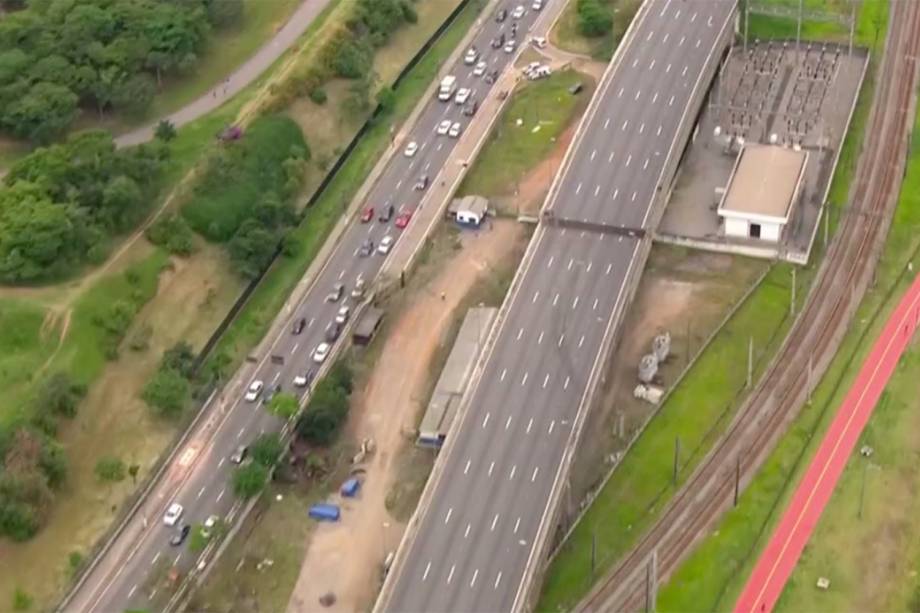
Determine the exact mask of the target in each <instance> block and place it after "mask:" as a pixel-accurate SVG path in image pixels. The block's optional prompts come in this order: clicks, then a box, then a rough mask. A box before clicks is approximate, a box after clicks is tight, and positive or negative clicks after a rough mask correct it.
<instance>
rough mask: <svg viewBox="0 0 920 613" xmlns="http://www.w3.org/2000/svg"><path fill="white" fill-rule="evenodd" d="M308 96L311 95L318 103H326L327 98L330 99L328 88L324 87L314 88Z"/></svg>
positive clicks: (311, 98)
mask: <svg viewBox="0 0 920 613" xmlns="http://www.w3.org/2000/svg"><path fill="white" fill-rule="evenodd" d="M308 96H310V100H312V101H313V102H315V103H316V104H326V100H328V99H329V96H328V95H327V94H326V90H325V89H323V88H322V87H314V88H312V89H311V90H310V93H309V94H308Z"/></svg>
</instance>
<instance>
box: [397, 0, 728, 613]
mask: <svg viewBox="0 0 920 613" xmlns="http://www.w3.org/2000/svg"><path fill="white" fill-rule="evenodd" d="M733 10H734V3H733V2H723V1H720V0H694V1H692V2H690V1H687V0H649V1H648V2H646V4H645V5H644V8H643V12H642V13H641V14H640V15H641V17H637V19H640V21H638V22H637V23H636V24H635V25H634V26H633V27H634V28H635V31H634V35H633V36H634V38H633V39H632V41H633V42H632V44H630V45H629V46H628V47H626V48H624V49H623V50H621V52H620V56H619V59H618V63H617V65H616V66H615V67H614V68H613V69H612V70H610V71H608V73H607V74H606V76H605V78H604V80H603V82H602V84H601V87H600V89H599V91H598V93H597V94H596V98H595V100H594V102H593V103H592V106H591V108H590V109H589V111H588V115H587V116H586V118H585V120H584V121H585V122H586V124H585V125H584V126H583V127H582V129H581V130H580V131H579V135H580V136H579V138H578V140H577V142H576V144H575V145H574V149H573V152H572V153H571V154H570V158H569V161H568V162H567V164H566V166H565V168H564V170H563V172H564V175H563V176H562V178H561V180H560V183H559V185H558V186H557V187H558V189H557V190H556V191H555V192H554V194H555V195H554V196H553V200H552V201H551V202H549V203H548V204H547V207H548V208H549V209H550V210H551V211H552V213H553V216H554V217H555V218H556V219H558V220H563V221H564V220H570V221H577V222H580V223H585V224H590V226H588V229H586V230H580V229H573V228H572V227H565V225H564V224H563V225H550V224H541V227H540V229H539V230H538V232H537V235H536V236H535V238H534V240H535V241H537V242H536V244H535V246H533V257H532V259H531V260H530V261H529V262H528V263H527V264H525V266H524V267H523V268H522V270H521V271H519V273H518V274H519V275H522V276H521V278H520V280H519V283H518V285H517V289H516V290H515V293H514V294H513V296H512V297H511V298H510V302H509V305H508V309H507V315H506V317H505V320H504V323H503V325H502V327H501V329H500V331H499V334H498V337H497V339H496V341H495V344H494V347H493V349H492V350H491V353H490V354H489V355H488V356H487V357H486V362H485V364H484V367H483V375H482V377H481V378H480V379H479V380H478V382H476V383H474V388H473V389H472V391H471V392H470V394H471V396H470V399H469V402H468V405H467V409H466V412H465V413H464V415H463V417H462V422H461V424H460V425H459V427H457V428H455V432H453V433H452V436H453V437H454V440H453V441H451V442H449V443H448V446H447V448H446V451H445V452H444V453H446V454H447V455H446V457H444V458H441V459H440V460H439V461H441V462H443V470H442V472H441V473H440V477H439V478H438V481H437V484H436V485H435V489H434V491H433V495H432V497H431V503H430V505H429V506H428V507H427V508H426V509H425V510H424V511H423V512H422V513H423V514H422V516H421V519H420V524H419V527H418V530H417V532H416V534H415V537H414V538H413V539H412V540H411V541H410V542H409V544H408V547H409V549H408V551H407V552H404V553H403V555H404V557H405V561H404V563H402V564H400V565H398V566H397V568H395V569H394V576H393V577H391V579H390V581H391V582H392V583H393V585H392V588H391V590H389V591H388V592H387V593H386V595H385V596H384V597H385V598H387V600H386V602H385V603H383V605H384V608H385V609H386V610H389V611H398V612H422V611H508V610H512V609H513V608H515V607H517V606H520V604H521V602H520V600H519V597H520V594H519V590H520V587H521V585H522V578H523V576H524V572H525V568H526V567H527V565H528V563H530V562H531V561H532V555H533V553H534V551H536V550H537V549H536V546H537V545H538V543H536V540H537V534H538V532H539V531H540V527H541V523H542V522H543V521H544V520H545V518H546V516H547V513H548V510H549V509H548V502H549V499H550V497H551V494H552V492H553V488H554V484H555V483H556V482H557V481H558V480H559V478H560V476H561V475H560V466H561V463H562V460H563V455H564V452H565V449H566V447H567V445H569V444H570V443H571V439H570V435H571V433H572V427H573V424H574V423H575V421H576V417H577V416H578V411H579V410H580V408H581V406H582V404H583V400H584V396H585V394H586V392H587V386H588V382H589V377H590V375H591V372H592V370H593V369H594V368H595V366H596V361H597V359H598V354H599V351H600V347H601V344H602V340H603V338H604V336H605V334H607V333H608V327H609V323H610V321H611V318H612V316H613V313H615V312H616V311H617V310H618V309H620V308H622V304H621V303H622V301H623V300H624V299H625V298H624V294H625V291H626V288H627V286H628V282H629V280H630V279H631V278H632V275H637V274H641V271H640V270H634V268H635V264H636V262H637V260H638V259H639V257H640V256H639V252H640V241H639V239H638V238H634V237H630V236H628V235H626V234H624V233H623V232H622V231H620V229H621V228H622V229H644V228H646V223H647V222H648V219H649V214H650V212H651V210H652V203H653V200H654V197H655V194H656V192H657V191H658V190H659V185H660V181H661V177H662V174H663V172H664V169H665V165H666V162H667V160H668V158H669V156H675V155H680V153H681V151H682V149H683V145H684V143H682V142H677V138H678V137H677V131H678V130H677V128H678V125H679V124H680V122H681V119H682V117H683V115H684V113H686V112H688V108H689V105H690V103H691V97H692V93H693V90H694V87H695V86H696V84H697V81H698V79H699V76H700V74H701V73H702V72H703V67H704V66H705V65H706V63H707V62H708V61H709V59H710V56H711V55H712V54H713V53H714V50H715V49H716V46H717V40H718V39H719V36H720V34H721V33H722V32H723V28H727V27H731V26H730V19H731V14H732V12H733ZM704 85H705V84H704Z"/></svg>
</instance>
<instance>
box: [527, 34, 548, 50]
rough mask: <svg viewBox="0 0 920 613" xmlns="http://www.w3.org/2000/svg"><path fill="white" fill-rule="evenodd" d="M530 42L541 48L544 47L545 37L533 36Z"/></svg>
mask: <svg viewBox="0 0 920 613" xmlns="http://www.w3.org/2000/svg"><path fill="white" fill-rule="evenodd" d="M530 42H531V43H533V46H534V47H536V48H537V49H543V48H544V47H546V38H544V37H542V36H534V37H533V38H531V39H530Z"/></svg>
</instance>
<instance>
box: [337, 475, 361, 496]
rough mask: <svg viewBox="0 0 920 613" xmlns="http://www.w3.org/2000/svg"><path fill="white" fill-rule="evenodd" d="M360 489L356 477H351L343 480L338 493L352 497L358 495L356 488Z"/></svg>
mask: <svg viewBox="0 0 920 613" xmlns="http://www.w3.org/2000/svg"><path fill="white" fill-rule="evenodd" d="M359 489H361V482H360V481H359V480H358V478H357V477H352V478H351V479H348V480H347V481H345V483H343V484H342V487H341V488H340V489H339V493H341V494H342V496H345V497H346V498H354V497H355V496H357V495H358V490H359Z"/></svg>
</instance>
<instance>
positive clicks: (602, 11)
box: [577, 0, 613, 37]
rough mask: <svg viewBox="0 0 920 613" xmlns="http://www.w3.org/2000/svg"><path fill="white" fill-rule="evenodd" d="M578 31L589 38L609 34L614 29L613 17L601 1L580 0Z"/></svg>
mask: <svg viewBox="0 0 920 613" xmlns="http://www.w3.org/2000/svg"><path fill="white" fill-rule="evenodd" d="M577 10H578V30H579V31H580V32H581V33H582V34H583V35H584V36H588V37H598V36H603V35H605V34H608V33H609V32H610V31H611V30H612V29H613V17H612V16H611V15H610V11H609V10H608V9H607V7H606V6H604V5H602V4H601V2H600V0H578V8H577Z"/></svg>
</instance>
